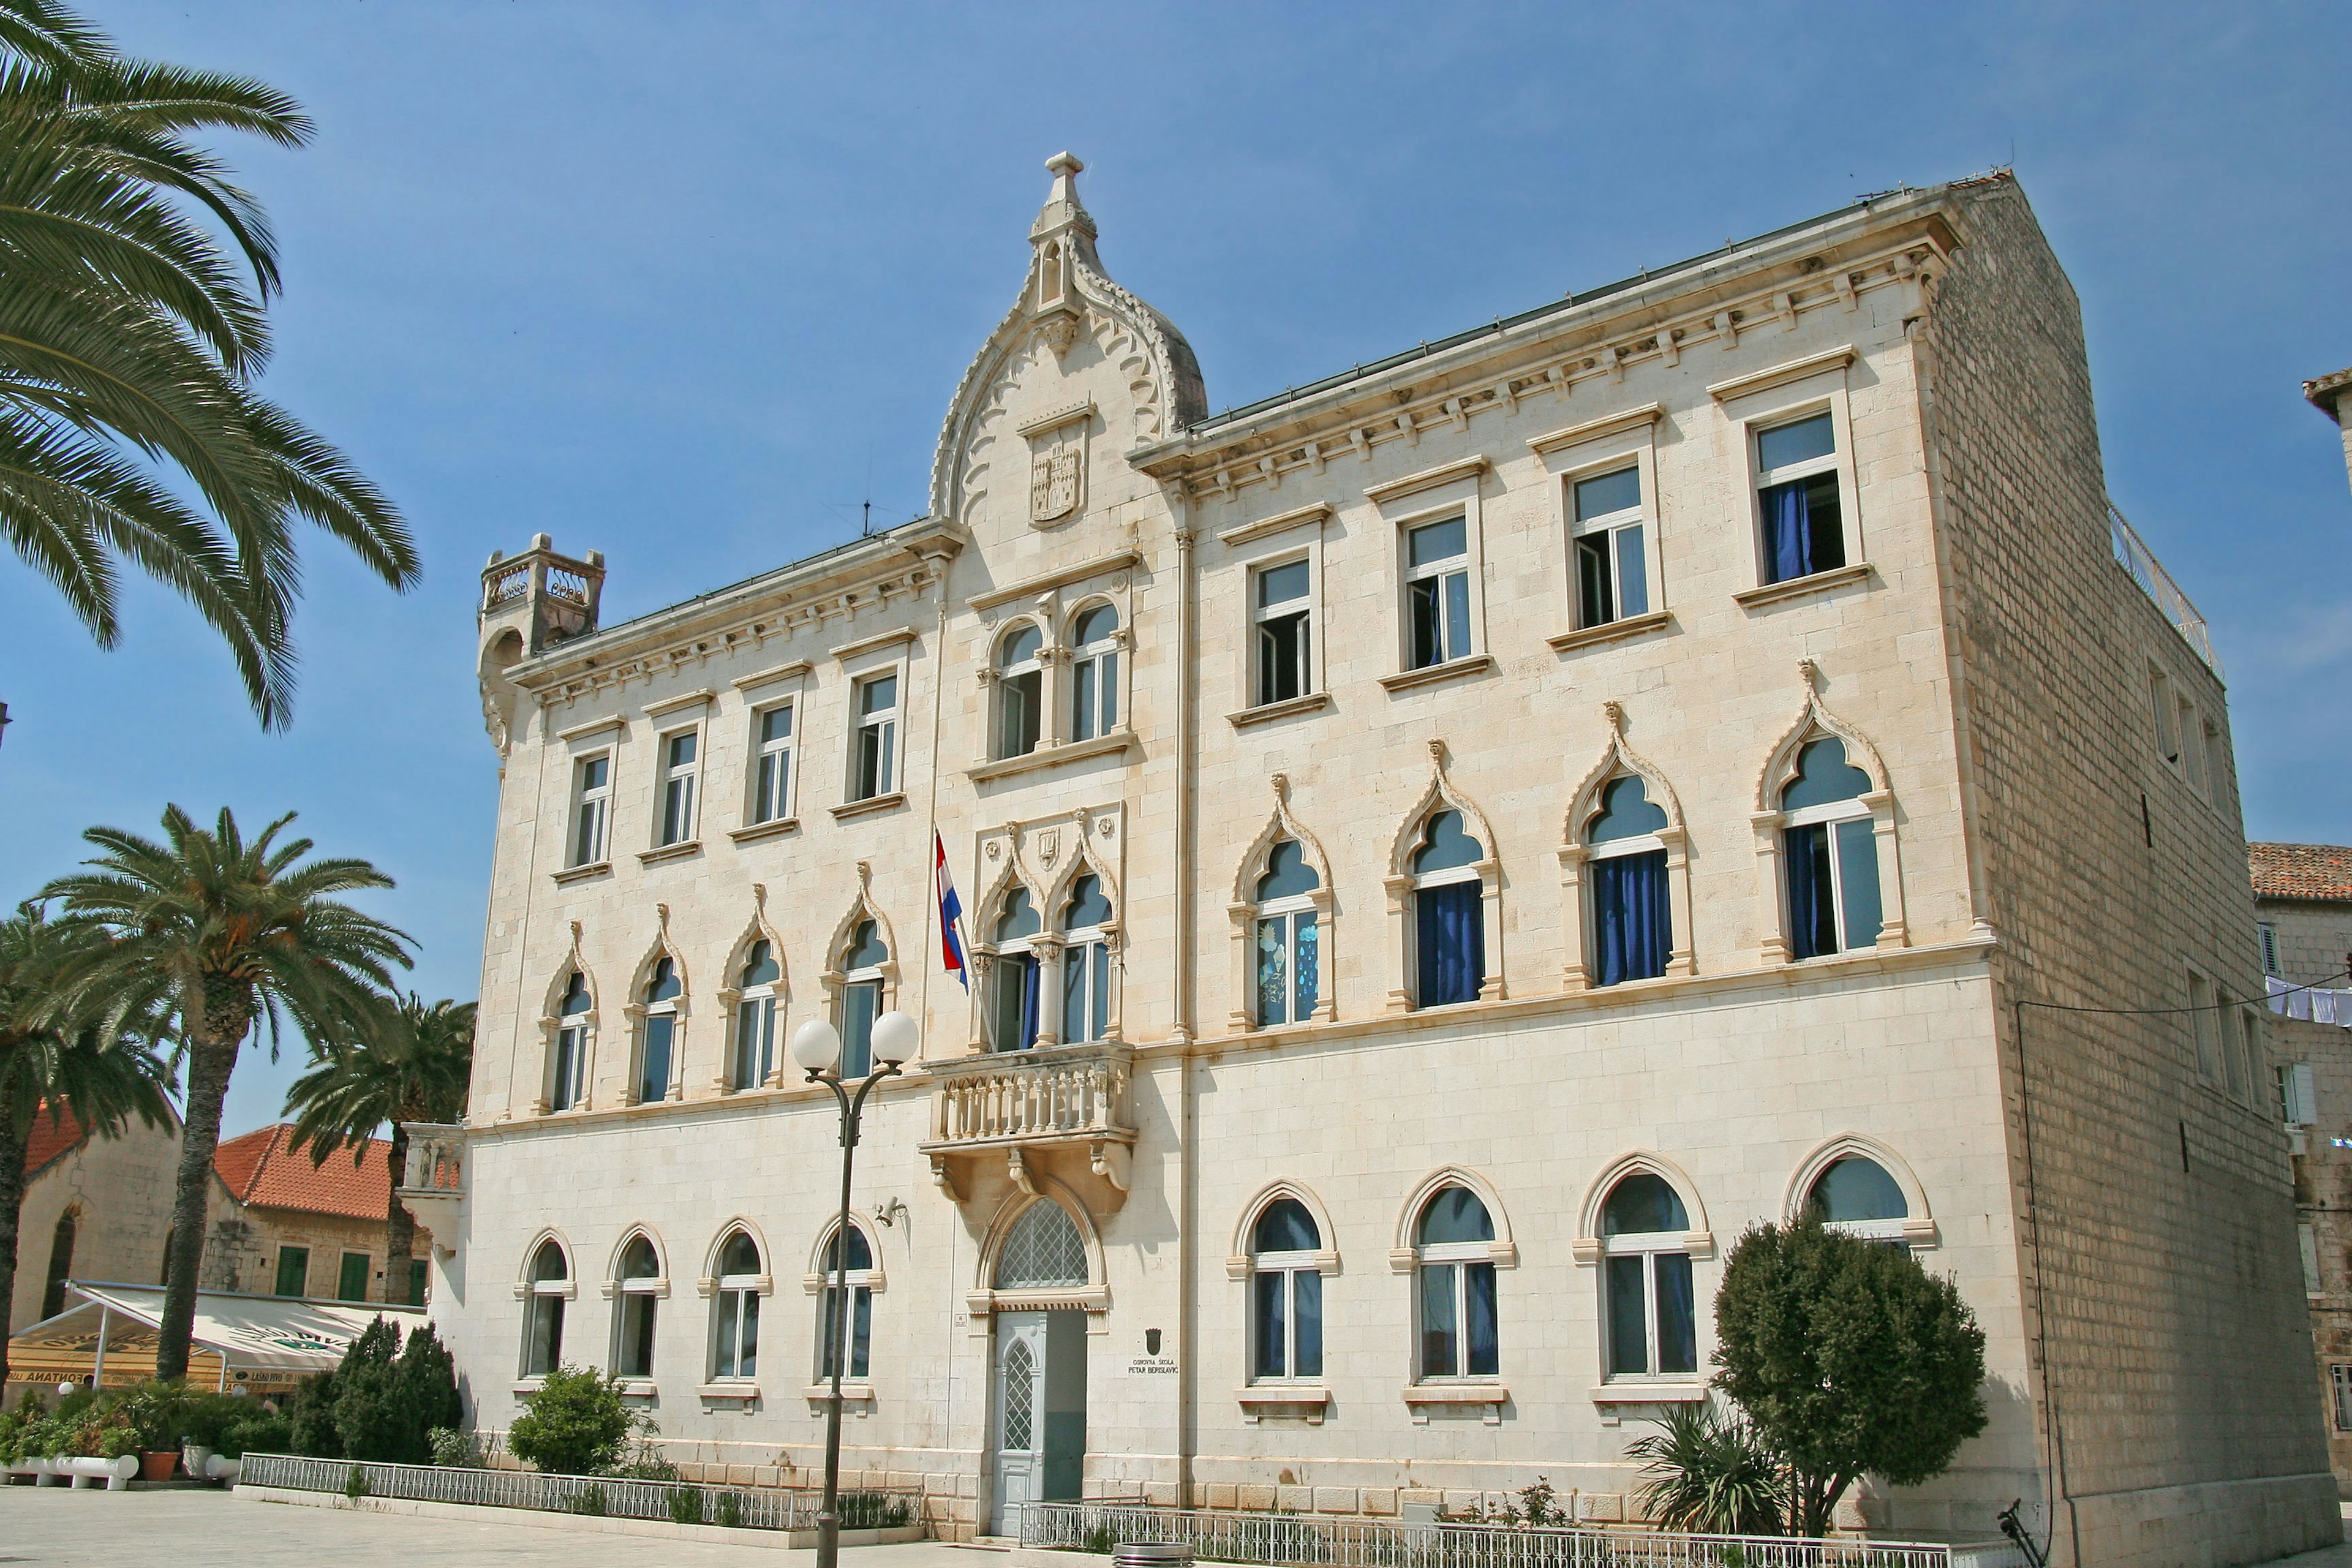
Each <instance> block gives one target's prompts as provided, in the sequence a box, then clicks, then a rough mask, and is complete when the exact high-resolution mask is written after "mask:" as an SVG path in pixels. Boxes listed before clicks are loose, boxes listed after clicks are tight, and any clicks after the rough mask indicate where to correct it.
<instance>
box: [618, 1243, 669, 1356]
mask: <svg viewBox="0 0 2352 1568" xmlns="http://www.w3.org/2000/svg"><path fill="white" fill-rule="evenodd" d="M661 1288H662V1279H661V1259H660V1258H659V1257H658V1256H656V1254H655V1252H654V1244H653V1243H652V1241H650V1240H649V1239H647V1238H646V1237H643V1236H635V1237H630V1238H629V1245H628V1246H626V1247H623V1248H622V1249H621V1265H620V1268H618V1269H617V1270H616V1271H615V1275H614V1280H613V1375H614V1377H651V1376H652V1375H653V1374H654V1314H655V1312H656V1309H658V1308H659V1306H660V1305H661V1297H660V1295H659V1294H658V1292H659V1291H660V1289H661Z"/></svg>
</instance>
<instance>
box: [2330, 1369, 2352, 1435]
mask: <svg viewBox="0 0 2352 1568" xmlns="http://www.w3.org/2000/svg"><path fill="white" fill-rule="evenodd" d="M2327 1381H2328V1384H2330V1386H2331V1387H2333V1388H2334V1390H2335V1392H2336V1430H2337V1431H2338V1432H2352V1366H2347V1365H2345V1364H2344V1363H2341V1362H2338V1363H2336V1364H2335V1365H2334V1366H2331V1367H2329V1368H2328V1369H2327Z"/></svg>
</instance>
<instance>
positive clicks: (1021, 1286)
mask: <svg viewBox="0 0 2352 1568" xmlns="http://www.w3.org/2000/svg"><path fill="white" fill-rule="evenodd" d="M1086 1282H1087V1244H1086V1241H1085V1239H1084V1238H1083V1237H1080V1236H1079V1235H1078V1227H1077V1224H1076V1221H1074V1220H1072V1219H1071V1218H1070V1216H1069V1215H1068V1214H1067V1213H1066V1212H1065V1211H1064V1210H1063V1208H1062V1205H1059V1204H1057V1203H1055V1202H1053V1201H1052V1200H1051V1199H1041V1200H1039V1201H1038V1202H1036V1203H1034V1204H1031V1205H1029V1207H1028V1208H1027V1210H1026V1211H1024V1213H1023V1214H1022V1215H1021V1217H1020V1218H1019V1219H1016V1220H1014V1221H1013V1232H1012V1234H1011V1235H1009V1236H1007V1237H1005V1238H1004V1250H1003V1252H1002V1253H1000V1254H999V1255H998V1256H997V1259H996V1288H997V1289H1000V1290H1037V1289H1051V1288H1054V1287H1056V1286H1064V1285H1083V1284H1085V1283H1086Z"/></svg>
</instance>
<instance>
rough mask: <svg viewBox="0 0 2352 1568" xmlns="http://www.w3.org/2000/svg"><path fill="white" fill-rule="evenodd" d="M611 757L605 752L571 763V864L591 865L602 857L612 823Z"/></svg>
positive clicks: (610, 754)
mask: <svg viewBox="0 0 2352 1568" xmlns="http://www.w3.org/2000/svg"><path fill="white" fill-rule="evenodd" d="M612 809H613V757H612V753H610V752H599V753H598V754H597V755H595V756H593V757H583V758H581V759H580V760H579V761H578V762H576V763H572V862H571V863H572V865H574V866H593V865H595V864H596V863H597V862H598V861H600V860H602V859H604V835H605V831H606V829H607V828H608V827H609V826H610V825H611V821H612Z"/></svg>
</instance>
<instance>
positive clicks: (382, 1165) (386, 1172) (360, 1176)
mask: <svg viewBox="0 0 2352 1568" xmlns="http://www.w3.org/2000/svg"><path fill="white" fill-rule="evenodd" d="M293 1134H294V1129H293V1126H292V1125H291V1124H290V1123H288V1122H283V1121H281V1122H279V1123H278V1125H277V1126H275V1127H264V1128H262V1129H261V1130H260V1131H257V1132H248V1133H247V1134H246V1135H245V1136H244V1137H242V1138H231V1139H228V1140H226V1141H225V1142H223V1143H222V1144H221V1145H220V1146H219V1147H218V1148H217V1149H215V1150H214V1151H213V1170H214V1172H215V1173H216V1174H218V1175H219V1177H220V1179H221V1183H222V1184H223V1185H225V1186H226V1187H227V1188H228V1190H229V1192H230V1194H232V1195H233V1196H235V1197H236V1199H237V1201H238V1202H240V1203H247V1204H256V1205H260V1206H261V1207H264V1208H278V1209H299V1210H301V1211H302V1212H304V1213H306V1214H331V1215H344V1216H345V1217H347V1218H351V1219H382V1218H383V1215H384V1210H385V1209H386V1208H388V1207H389V1206H390V1205H391V1203H392V1163H391V1160H392V1145H391V1143H390V1142H386V1141H385V1140H383V1139H382V1138H371V1139H369V1140H368V1146H367V1153H366V1155H365V1156H364V1157H363V1158H362V1160H361V1161H360V1163H358V1164H357V1165H356V1166H354V1165H353V1164H352V1152H351V1151H350V1150H349V1149H343V1150H340V1151H338V1152H335V1153H332V1154H330V1155H328V1156H327V1163H325V1164H323V1165H314V1164H312V1163H310V1149H309V1147H308V1146H305V1147H303V1148H301V1149H299V1150H289V1148H288V1147H287V1146H286V1145H287V1140H288V1139H289V1138H291V1137H292V1136H293Z"/></svg>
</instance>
